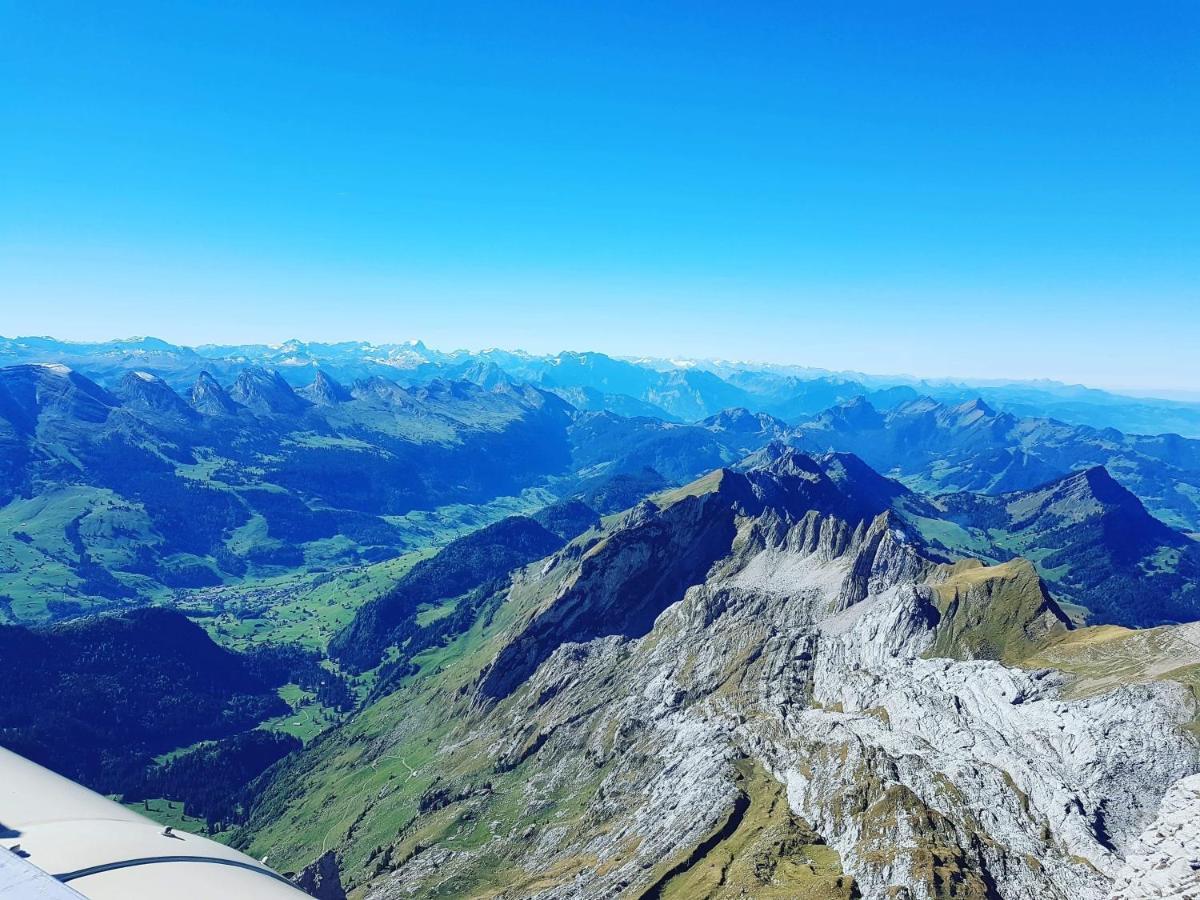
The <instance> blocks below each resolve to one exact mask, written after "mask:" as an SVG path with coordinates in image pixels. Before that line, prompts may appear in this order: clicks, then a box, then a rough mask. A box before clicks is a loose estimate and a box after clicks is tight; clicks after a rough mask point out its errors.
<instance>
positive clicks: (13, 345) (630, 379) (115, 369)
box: [0, 337, 1200, 437]
mask: <svg viewBox="0 0 1200 900" xmlns="http://www.w3.org/2000/svg"><path fill="white" fill-rule="evenodd" d="M48 362H54V363H62V364H65V365H68V366H71V367H74V368H77V369H80V370H81V371H83V372H85V373H86V374H88V375H90V376H91V377H93V378H95V379H96V380H98V381H100V382H101V383H104V384H106V385H107V384H110V383H111V382H114V381H115V379H116V377H117V376H118V375H119V374H120V373H123V372H125V371H127V370H129V369H140V370H143V371H147V372H151V373H153V374H155V375H158V376H159V377H161V378H163V379H164V380H165V381H167V382H168V383H169V384H171V385H172V386H173V387H175V388H176V389H177V390H179V391H185V390H188V389H190V388H191V386H192V384H193V383H194V381H195V379H196V378H197V377H198V376H199V374H200V373H201V372H202V371H207V372H209V373H210V374H212V375H214V376H217V377H218V378H219V379H221V380H223V381H225V382H227V383H228V382H231V381H232V380H233V379H234V378H236V376H237V374H238V373H239V372H240V371H241V370H242V369H244V368H246V367H247V366H261V367H264V368H268V369H274V370H276V371H278V372H279V373H280V375H281V376H282V377H283V378H284V379H285V380H286V381H288V382H289V383H290V384H291V385H292V386H293V387H300V386H303V385H306V384H309V383H311V382H312V380H313V378H314V377H315V375H316V373H317V371H318V370H321V371H324V372H325V373H326V374H327V375H329V376H330V377H332V378H333V379H335V380H337V381H340V382H343V383H345V384H350V383H352V382H354V381H355V380H357V379H360V378H365V377H369V376H371V375H381V376H384V377H387V378H390V379H392V380H396V381H399V382H400V383H402V384H413V383H419V382H422V381H428V380H430V379H431V378H433V377H435V376H438V375H440V376H442V377H447V378H466V379H467V380H470V381H474V382H476V383H480V384H484V385H485V386H488V387H490V386H492V385H491V384H490V383H488V382H489V379H495V378H496V377H503V375H507V376H509V377H512V378H514V379H516V380H519V381H526V382H530V383H533V384H536V385H538V386H539V387H544V388H547V389H549V390H553V391H555V392H557V393H560V394H562V395H564V396H565V397H566V399H568V400H570V401H571V402H572V404H573V405H575V406H577V407H579V408H582V409H601V408H603V409H612V410H613V411H614V412H619V413H623V414H625V415H637V414H650V415H655V416H659V417H663V418H667V419H679V420H684V421H690V420H695V419H700V418H704V417H705V416H708V415H712V414H714V413H717V412H719V411H720V410H722V409H726V408H730V407H738V406H744V407H747V408H750V409H753V410H755V411H756V412H767V413H771V414H773V415H776V416H779V417H780V418H783V419H788V420H793V419H795V418H797V417H799V416H803V415H808V414H812V413H816V412H819V411H821V410H823V409H826V408H827V407H830V406H833V405H835V404H837V403H841V402H845V401H848V400H851V399H854V398H855V397H857V396H860V395H865V396H867V397H868V399H871V400H872V401H873V402H875V403H876V405H878V406H881V407H883V408H886V407H890V406H893V405H895V404H896V403H897V402H899V401H901V400H911V399H915V398H916V397H918V396H929V397H933V398H935V399H937V400H939V401H942V402H944V403H947V404H949V405H958V404H959V403H963V402H966V401H970V400H974V399H975V398H977V397H981V398H983V399H984V400H986V401H987V402H988V403H989V404H991V405H993V406H995V407H996V408H997V409H999V410H1003V411H1007V412H1011V413H1013V414H1014V415H1017V416H1035V417H1037V416H1048V417H1052V418H1057V419H1060V420H1062V421H1064V422H1069V423H1072V424H1079V425H1092V426H1095V427H1097V428H1105V427H1113V428H1117V429H1118V430H1121V431H1124V432H1128V433H1137V434H1163V433H1178V434H1181V435H1184V436H1186V437H1200V403H1197V402H1185V401H1177V400H1168V399H1147V398H1145V397H1131V396H1125V395H1122V394H1117V393H1112V392H1109V391H1102V390H1096V389H1092V388H1086V387H1083V386H1081V385H1065V384H1060V383H1056V382H1051V381H1035V382H1028V381H1026V382H1013V383H1008V384H998V383H995V382H978V383H971V382H964V381H958V382H956V381H954V380H952V379H942V380H920V379H914V378H910V377H906V376H901V377H890V376H879V375H866V374H863V373H854V372H829V371H826V370H822V369H813V368H806V367H804V366H799V365H797V366H780V365H759V364H754V363H738V362H728V361H713V360H682V361H674V360H668V359H640V360H631V359H619V358H614V357H611V356H607V355H605V354H603V353H578V352H566V351H564V352H562V353H558V354H554V355H549V356H538V355H533V354H528V353H523V352H520V351H505V350H484V351H480V352H469V351H455V352H450V353H446V352H441V351H438V350H433V349H431V348H429V347H426V346H425V345H424V344H423V343H421V342H420V341H409V342H405V343H401V344H373V343H369V342H345V343H337V344H322V343H316V342H304V341H297V340H292V341H286V342H284V343H283V344H280V345H277V346H269V345H262V344H248V345H232V346H218V345H208V346H200V347H195V348H192V347H184V346H179V345H174V344H170V343H168V342H166V341H162V340H159V339H157V338H151V337H146V338H130V339H128V340H116V341H106V342H95V343H81V342H67V341H58V340H55V339H53V338H48V337H22V338H3V337H0V365H13V364H17V363H48Z"/></svg>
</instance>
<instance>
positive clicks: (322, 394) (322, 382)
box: [300, 369, 353, 406]
mask: <svg viewBox="0 0 1200 900" xmlns="http://www.w3.org/2000/svg"><path fill="white" fill-rule="evenodd" d="M300 393H301V394H302V395H303V396H304V398H305V399H307V400H309V401H310V402H312V403H315V404H316V405H317V406H335V405H337V404H338V403H345V402H346V401H347V400H351V399H353V397H352V395H351V393H350V391H349V390H348V389H347V388H345V387H344V386H342V385H341V384H339V383H338V382H337V381H335V380H334V379H333V378H331V377H330V376H328V375H326V374H325V373H324V372H323V371H321V370H320V369H318V370H317V375H316V377H315V378H314V379H313V382H312V384H310V385H308V386H307V387H305V388H303V389H302V390H301V391H300Z"/></svg>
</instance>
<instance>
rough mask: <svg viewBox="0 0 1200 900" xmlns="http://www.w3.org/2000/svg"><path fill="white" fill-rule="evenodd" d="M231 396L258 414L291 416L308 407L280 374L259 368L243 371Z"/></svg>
mask: <svg viewBox="0 0 1200 900" xmlns="http://www.w3.org/2000/svg"><path fill="white" fill-rule="evenodd" d="M229 396H230V397H232V398H233V399H234V400H235V401H237V402H238V403H241V404H242V405H243V406H245V407H248V408H249V409H252V410H254V411H255V412H258V413H281V414H291V413H297V412H300V411H301V410H302V409H304V407H305V406H306V404H305V401H304V400H303V399H302V398H301V397H299V396H298V395H297V394H296V392H295V391H293V390H292V387H291V385H289V384H288V383H287V382H286V381H284V380H283V377H282V376H281V375H280V374H279V373H278V372H273V371H271V370H269V369H262V368H259V367H257V366H255V367H251V368H248V369H243V370H242V372H241V374H239V375H238V377H237V381H235V382H234V383H233V387H232V388H231V389H230V391H229Z"/></svg>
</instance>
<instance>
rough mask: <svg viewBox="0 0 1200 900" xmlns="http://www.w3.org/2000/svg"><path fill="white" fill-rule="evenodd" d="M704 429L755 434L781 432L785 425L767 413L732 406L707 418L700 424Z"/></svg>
mask: <svg viewBox="0 0 1200 900" xmlns="http://www.w3.org/2000/svg"><path fill="white" fill-rule="evenodd" d="M700 424H701V425H703V426H704V427H705V428H710V429H712V430H714V431H728V432H732V433H735V434H757V433H759V432H769V431H783V430H786V428H787V424H786V423H785V422H783V421H782V420H781V419H777V418H775V417H774V416H772V415H768V414H767V413H754V412H751V411H750V410H748V409H746V407H744V406H734V407H731V408H729V409H723V410H721V411H720V412H719V413H716V414H715V415H711V416H709V417H708V418H707V419H705V420H704V421H703V422H701V423H700Z"/></svg>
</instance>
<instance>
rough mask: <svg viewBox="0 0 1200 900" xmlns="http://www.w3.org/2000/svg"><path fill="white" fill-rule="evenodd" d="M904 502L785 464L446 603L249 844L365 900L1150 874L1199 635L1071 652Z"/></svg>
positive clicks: (252, 822)
mask: <svg viewBox="0 0 1200 900" xmlns="http://www.w3.org/2000/svg"><path fill="white" fill-rule="evenodd" d="M1088 477H1089V476H1085V477H1084V478H1083V480H1084V481H1086V480H1087V478H1088ZM1090 477H1094V476H1090ZM1094 490H1095V491H1096V492H1097V493H1103V488H1102V487H1101V488H1095V489H1094ZM909 499H911V494H910V492H909V491H907V489H905V488H904V487H903V486H902V485H900V484H898V483H896V482H892V481H889V480H888V479H885V478H882V477H881V476H879V475H877V474H875V473H874V472H872V471H871V470H870V469H869V468H868V467H866V466H865V465H864V464H862V463H861V462H860V461H858V460H856V459H855V458H853V457H847V456H844V455H837V454H835V455H829V456H825V457H821V458H813V457H810V456H807V455H804V454H802V453H799V452H797V451H795V450H791V449H783V450H780V451H778V452H772V453H768V454H765V455H763V456H760V458H758V459H756V460H752V461H748V462H747V464H746V465H745V466H743V467H740V468H739V470H729V469H724V470H718V471H717V472H714V473H712V474H711V475H709V476H706V477H705V478H703V479H701V480H700V481H698V482H696V483H694V484H691V485H688V486H685V487H684V488H682V489H679V490H675V491H671V492H667V493H664V494H660V495H658V496H656V497H655V498H653V499H652V500H647V501H643V502H642V503H641V504H639V505H638V506H636V507H634V508H632V509H631V510H629V511H627V512H626V513H624V514H622V515H620V516H617V517H614V518H612V519H610V520H607V521H606V522H605V523H603V524H600V525H596V526H593V527H591V528H589V529H588V530H587V531H585V532H583V533H582V534H580V535H579V536H577V537H575V538H573V539H572V540H571V541H570V542H568V543H567V544H565V545H564V546H563V547H561V548H560V549H558V550H556V551H554V552H552V553H551V554H550V555H549V556H548V557H546V558H545V559H539V560H536V561H534V562H532V563H529V564H527V565H524V566H518V567H517V568H516V569H515V570H514V572H513V574H512V575H511V576H510V577H509V578H508V579H502V580H501V581H499V582H496V581H495V580H492V581H491V582H489V585H488V586H487V587H485V588H484V590H483V596H482V597H478V598H476V599H471V600H469V601H468V599H467V597H468V596H469V595H466V594H464V595H462V597H460V599H459V602H461V603H467V602H469V603H470V604H471V608H472V615H471V616H470V617H469V618H468V619H467V620H465V621H464V623H463V627H462V629H461V630H459V631H458V632H457V633H455V634H450V635H446V636H445V639H444V640H443V642H442V643H440V644H439V645H438V646H436V647H434V648H430V649H428V650H425V651H424V652H422V653H421V654H419V655H418V656H417V657H416V658H415V659H414V661H413V663H412V664H411V665H410V666H409V667H408V669H407V671H406V672H405V674H404V675H403V677H402V678H401V679H400V680H399V681H396V682H394V683H393V684H391V685H390V686H389V688H388V689H387V690H386V691H384V692H382V693H381V694H380V695H378V696H376V697H375V698H373V700H372V701H371V702H369V703H368V704H367V705H366V706H365V707H364V708H363V709H362V710H361V711H360V712H358V713H357V714H355V716H354V717H353V718H352V719H351V720H350V721H349V722H348V723H347V724H346V725H345V726H343V727H341V728H338V729H336V730H334V731H331V732H329V733H327V734H325V735H323V736H322V737H321V738H320V739H318V740H317V741H316V742H314V743H313V745H311V746H310V747H309V748H307V749H306V750H305V752H304V753H301V754H298V755H295V756H293V757H290V758H289V759H288V760H287V761H285V762H284V763H283V764H281V766H280V767H279V768H277V769H275V770H273V771H272V773H271V774H270V776H269V783H268V784H267V786H266V787H265V789H264V791H263V794H262V796H261V799H260V800H259V801H258V802H257V804H256V805H255V807H254V809H253V810H252V812H251V815H250V817H249V819H248V821H247V824H246V825H245V826H244V827H243V828H242V830H241V831H239V832H238V833H237V836H236V837H235V842H237V843H239V844H240V845H241V846H243V847H244V848H246V849H248V850H250V851H251V852H253V853H256V854H259V853H261V854H268V855H269V856H270V857H271V858H273V859H279V860H282V861H284V864H285V865H288V866H293V865H295V866H299V865H301V864H303V863H304V862H305V861H306V860H308V859H310V858H311V857H313V856H314V855H315V854H316V853H317V852H318V851H319V849H320V848H321V847H328V846H331V845H332V846H335V847H336V848H337V850H336V853H337V858H338V859H339V860H340V865H341V870H342V878H343V880H344V882H345V883H346V884H347V885H351V886H356V887H357V888H358V889H359V890H361V891H362V892H363V895H364V896H368V897H372V898H392V897H410V896H437V895H451V896H461V897H466V896H499V897H539V898H550V897H608V896H631V897H680V898H683V897H716V898H724V897H746V896H749V897H814V898H816V897H845V898H850V897H859V896H862V897H880V898H882V897H898V896H909V897H917V896H924V897H978V898H986V897H1005V898H1009V897H1012V898H1017V897H1019V898H1035V897H1037V898H1043V897H1062V898H1066V897H1101V896H1105V895H1106V893H1107V891H1108V887H1109V885H1111V884H1113V883H1114V882H1115V881H1117V880H1119V879H1122V878H1124V879H1127V880H1128V879H1131V880H1134V881H1136V880H1137V878H1138V877H1139V873H1138V871H1137V870H1136V868H1135V869H1132V870H1131V869H1130V866H1131V865H1133V866H1136V865H1138V864H1139V863H1137V862H1136V861H1132V862H1131V861H1129V860H1127V859H1126V857H1125V852H1126V849H1127V848H1130V847H1131V846H1133V844H1134V843H1135V842H1137V841H1150V842H1153V841H1155V840H1159V841H1161V840H1162V837H1163V836H1162V835H1159V837H1158V838H1155V832H1154V830H1153V820H1154V817H1155V815H1156V813H1157V811H1158V804H1159V801H1160V800H1161V799H1162V798H1163V794H1164V792H1165V791H1166V789H1167V787H1168V786H1169V785H1171V784H1173V783H1174V782H1176V781H1178V780H1180V779H1185V780H1186V779H1187V778H1188V777H1190V776H1192V773H1194V772H1196V771H1197V766H1198V764H1200V760H1198V757H1197V746H1196V741H1195V738H1194V737H1193V736H1192V735H1191V734H1190V733H1189V731H1188V730H1187V729H1186V728H1185V727H1184V726H1188V723H1193V724H1192V726H1191V727H1193V728H1194V722H1195V716H1196V712H1197V704H1196V700H1195V697H1194V696H1193V693H1192V691H1193V690H1194V689H1195V687H1196V686H1197V682H1196V680H1195V679H1196V672H1197V671H1200V650H1197V646H1200V645H1197V644H1193V643H1190V641H1191V640H1192V637H1194V630H1195V629H1194V627H1192V626H1179V627H1177V628H1174V629H1159V630H1158V631H1156V632H1154V634H1156V635H1157V638H1156V644H1157V646H1158V647H1159V648H1162V647H1170V648H1171V651H1170V653H1163V652H1161V649H1159V650H1158V652H1156V651H1155V650H1151V649H1148V648H1147V647H1145V646H1138V645H1137V644H1136V641H1134V638H1136V637H1137V636H1138V635H1140V634H1142V633H1141V632H1136V631H1133V632H1131V631H1128V630H1125V629H1112V628H1111V627H1108V628H1099V629H1096V628H1086V629H1078V628H1076V627H1075V626H1074V625H1073V624H1072V622H1071V619H1070V617H1069V616H1068V615H1067V614H1066V612H1065V611H1064V610H1063V609H1062V607H1061V606H1060V605H1059V604H1058V603H1057V602H1056V601H1055V600H1054V598H1053V596H1052V594H1051V592H1050V591H1049V590H1048V588H1047V586H1046V585H1045V584H1044V583H1043V582H1042V580H1041V579H1040V578H1039V577H1038V575H1037V573H1036V571H1035V569H1034V568H1033V566H1032V565H1030V564H1029V563H1028V562H1025V561H1023V560H1010V561H1008V562H1006V563H1002V564H996V565H984V564H981V563H979V562H977V561H967V560H963V561H958V562H945V561H939V559H940V554H938V553H937V552H933V551H931V550H930V548H929V547H928V546H927V545H926V543H925V542H924V540H923V539H922V538H921V536H920V533H919V531H918V530H917V529H916V528H915V527H914V526H913V525H912V523H911V522H910V521H909V520H908V519H906V518H905V516H904V514H903V513H902V512H900V511H898V508H902V507H903V506H904V505H905V504H906V503H907V502H908V501H909ZM1088 502H1090V501H1088ZM444 552H445V551H444ZM464 587H465V585H464V584H463V583H447V584H446V585H445V586H444V587H431V588H430V592H429V593H428V594H426V596H428V597H433V596H437V595H440V594H443V593H444V594H454V593H455V592H458V591H461V590H463V589H464ZM1189 629H1190V630H1189ZM1189 635H1191V636H1192V637H1189ZM1130 642H1133V643H1132V644H1131V643H1130ZM353 643H354V642H346V644H344V645H343V647H346V646H349V645H351V644H353ZM1095 647H1104V648H1106V649H1107V650H1108V651H1109V652H1116V655H1117V657H1118V658H1119V659H1121V661H1122V664H1123V666H1124V670H1123V671H1122V674H1121V676H1120V678H1119V679H1118V680H1117V683H1116V684H1107V685H1104V686H1102V687H1101V686H1098V685H1096V684H1095V682H1094V679H1093V676H1092V674H1091V669H1090V668H1089V666H1088V661H1089V656H1090V654H1092V653H1094V652H1095V650H1094V649H1092V648H1095ZM1035 659H1036V660H1039V661H1042V660H1047V659H1052V660H1053V661H1054V662H1053V668H1042V669H1038V668H1036V667H1030V664H1029V662H1027V661H1032V660H1035ZM1135 760H1136V762H1135V763H1133V764H1131V761H1135Z"/></svg>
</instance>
